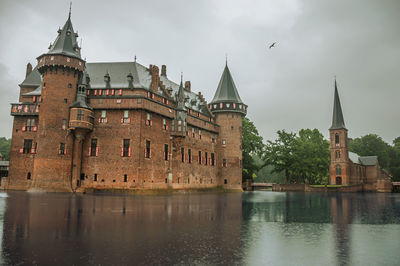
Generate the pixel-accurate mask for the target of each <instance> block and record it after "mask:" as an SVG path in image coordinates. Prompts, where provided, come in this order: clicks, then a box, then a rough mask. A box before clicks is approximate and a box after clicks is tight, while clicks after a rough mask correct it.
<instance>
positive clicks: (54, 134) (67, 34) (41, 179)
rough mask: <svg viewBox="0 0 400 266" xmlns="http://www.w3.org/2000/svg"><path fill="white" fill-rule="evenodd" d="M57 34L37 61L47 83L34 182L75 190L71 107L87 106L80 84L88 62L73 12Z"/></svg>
mask: <svg viewBox="0 0 400 266" xmlns="http://www.w3.org/2000/svg"><path fill="white" fill-rule="evenodd" d="M57 33H58V34H57V37H56V39H55V41H54V42H53V43H52V44H51V45H50V47H49V51H48V52H47V53H44V54H42V55H41V56H39V57H38V58H37V59H38V66H37V68H38V70H39V72H40V73H41V75H42V82H43V83H42V95H41V96H42V103H41V105H40V113H39V126H38V132H37V134H38V141H37V147H38V148H37V155H36V158H35V161H34V172H33V178H32V181H33V186H34V187H39V188H40V187H42V186H44V187H47V188H49V187H50V189H51V188H54V189H55V190H66V191H71V187H72V186H71V182H72V171H73V169H72V167H71V165H73V164H72V157H73V156H72V153H73V150H74V148H73V146H74V144H73V143H74V134H71V131H70V130H69V125H70V123H69V122H71V117H70V115H71V114H70V106H71V104H73V103H75V102H76V101H79V102H81V103H82V104H83V102H82V95H81V94H80V93H79V90H78V81H79V79H80V78H81V77H82V76H83V71H84V68H85V61H84V60H83V59H82V58H81V54H80V47H79V46H78V44H77V37H78V34H77V33H76V32H74V29H73V27H72V22H71V12H70V13H69V16H68V19H67V21H66V22H65V24H64V26H63V28H62V29H59V30H58V31H57ZM80 88H81V89H82V86H81V87H80ZM77 90H78V94H77ZM49 166H51V167H49Z"/></svg>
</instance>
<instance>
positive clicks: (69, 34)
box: [47, 13, 81, 58]
mask: <svg viewBox="0 0 400 266" xmlns="http://www.w3.org/2000/svg"><path fill="white" fill-rule="evenodd" d="M77 37H78V33H75V32H74V28H73V27H72V22H71V13H70V14H69V16H68V19H67V21H66V22H65V24H64V26H63V28H62V29H59V30H58V36H57V38H56V39H55V41H54V42H53V44H51V45H50V47H49V51H48V52H47V54H64V55H68V56H72V57H77V58H81V52H80V48H79V46H78V43H77V40H76V38H77Z"/></svg>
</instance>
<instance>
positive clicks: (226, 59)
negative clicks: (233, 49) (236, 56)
mask: <svg viewBox="0 0 400 266" xmlns="http://www.w3.org/2000/svg"><path fill="white" fill-rule="evenodd" d="M225 66H228V53H225Z"/></svg>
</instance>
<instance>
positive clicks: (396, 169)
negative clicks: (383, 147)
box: [389, 137, 400, 181]
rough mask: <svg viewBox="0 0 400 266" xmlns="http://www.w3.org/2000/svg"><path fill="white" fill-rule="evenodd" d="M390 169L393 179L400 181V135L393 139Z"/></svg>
mask: <svg viewBox="0 0 400 266" xmlns="http://www.w3.org/2000/svg"><path fill="white" fill-rule="evenodd" d="M389 156H390V159H389V170H390V173H391V174H392V176H393V180H395V181H400V137H397V138H396V139H394V140H393V147H391V149H390V151H389Z"/></svg>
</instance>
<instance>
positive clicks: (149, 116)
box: [146, 113, 153, 126]
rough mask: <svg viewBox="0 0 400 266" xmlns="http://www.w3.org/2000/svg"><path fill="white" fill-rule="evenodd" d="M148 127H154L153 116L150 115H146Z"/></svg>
mask: <svg viewBox="0 0 400 266" xmlns="http://www.w3.org/2000/svg"><path fill="white" fill-rule="evenodd" d="M146 125H148V126H152V125H153V122H152V121H151V114H150V113H147V114H146Z"/></svg>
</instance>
